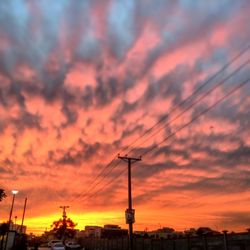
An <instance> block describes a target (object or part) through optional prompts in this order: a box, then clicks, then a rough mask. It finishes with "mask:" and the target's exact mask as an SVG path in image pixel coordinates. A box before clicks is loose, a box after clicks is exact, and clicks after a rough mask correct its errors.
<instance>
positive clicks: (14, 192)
mask: <svg viewBox="0 0 250 250" xmlns="http://www.w3.org/2000/svg"><path fill="white" fill-rule="evenodd" d="M11 192H12V194H13V198H12V203H11V209H10V217H9V222H8V232H7V236H6V242H5V248H4V249H5V250H6V247H7V244H8V238H9V231H10V223H11V217H12V212H13V207H14V202H15V197H16V194H17V193H18V190H12V191H11Z"/></svg>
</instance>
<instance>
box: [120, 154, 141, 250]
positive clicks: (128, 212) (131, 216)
mask: <svg viewBox="0 0 250 250" xmlns="http://www.w3.org/2000/svg"><path fill="white" fill-rule="evenodd" d="M118 158H119V159H121V160H123V161H125V162H127V163H128V209H127V210H126V223H127V224H129V250H133V223H134V222H135V217H134V213H135V210H134V209H133V208H132V189H131V165H132V163H134V162H136V161H141V158H133V157H128V156H127V155H125V156H120V155H118Z"/></svg>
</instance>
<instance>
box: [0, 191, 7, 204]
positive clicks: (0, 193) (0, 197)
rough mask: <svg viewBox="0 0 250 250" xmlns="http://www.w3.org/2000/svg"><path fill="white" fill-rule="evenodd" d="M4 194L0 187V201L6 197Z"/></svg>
mask: <svg viewBox="0 0 250 250" xmlns="http://www.w3.org/2000/svg"><path fill="white" fill-rule="evenodd" d="M6 196H7V195H6V194H5V191H4V190H3V189H2V188H0V201H2V200H3V199H4V198H6Z"/></svg>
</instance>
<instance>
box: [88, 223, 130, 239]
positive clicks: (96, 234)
mask: <svg viewBox="0 0 250 250" xmlns="http://www.w3.org/2000/svg"><path fill="white" fill-rule="evenodd" d="M84 235H85V237H86V238H121V237H124V236H127V235H128V230H127V229H122V228H121V227H119V226H118V225H111V224H109V225H104V227H100V226H85V230H84Z"/></svg>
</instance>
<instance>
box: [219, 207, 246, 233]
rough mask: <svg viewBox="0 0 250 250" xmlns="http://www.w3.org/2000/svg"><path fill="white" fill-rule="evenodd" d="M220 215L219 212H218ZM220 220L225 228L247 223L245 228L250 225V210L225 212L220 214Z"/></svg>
mask: <svg viewBox="0 0 250 250" xmlns="http://www.w3.org/2000/svg"><path fill="white" fill-rule="evenodd" d="M216 216H218V214H216ZM219 216H220V218H219V221H220V223H221V225H223V227H225V229H226V228H227V227H231V228H232V227H238V226H241V227H242V225H245V229H246V228H248V227H249V224H250V215H249V211H234V212H229V211H227V212H224V213H222V214H220V215H219Z"/></svg>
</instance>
